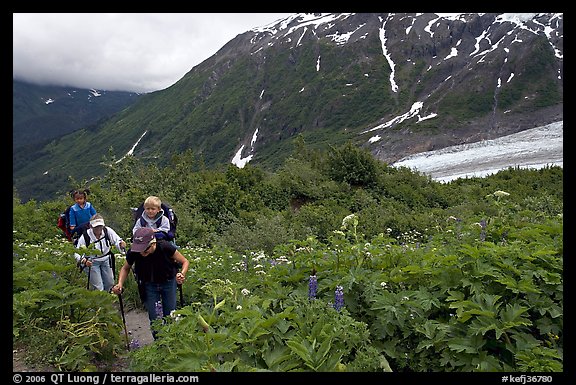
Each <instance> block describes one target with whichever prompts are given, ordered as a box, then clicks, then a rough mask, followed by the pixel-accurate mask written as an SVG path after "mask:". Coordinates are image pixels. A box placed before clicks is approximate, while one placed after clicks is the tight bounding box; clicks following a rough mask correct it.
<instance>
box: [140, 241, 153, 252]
mask: <svg viewBox="0 0 576 385" xmlns="http://www.w3.org/2000/svg"><path fill="white" fill-rule="evenodd" d="M153 244H154V243H151V244H149V245H148V247H147V248H145V249H144V250H143V251H141V252H140V254H142V253H147V252H148V251H149V250H150V248H151V247H152V245H153Z"/></svg>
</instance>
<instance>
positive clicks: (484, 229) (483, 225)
mask: <svg viewBox="0 0 576 385" xmlns="http://www.w3.org/2000/svg"><path fill="white" fill-rule="evenodd" d="M480 227H481V228H482V231H481V232H480V240H481V241H482V242H484V241H485V240H486V219H482V220H481V221H480Z"/></svg>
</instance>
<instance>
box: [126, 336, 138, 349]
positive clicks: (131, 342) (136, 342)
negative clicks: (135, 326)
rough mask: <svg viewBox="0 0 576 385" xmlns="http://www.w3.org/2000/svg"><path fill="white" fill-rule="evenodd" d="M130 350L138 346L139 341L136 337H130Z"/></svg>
mask: <svg viewBox="0 0 576 385" xmlns="http://www.w3.org/2000/svg"><path fill="white" fill-rule="evenodd" d="M129 347H130V350H134V349H138V348H139V347H140V341H138V340H137V339H136V338H132V340H131V341H130V344H129Z"/></svg>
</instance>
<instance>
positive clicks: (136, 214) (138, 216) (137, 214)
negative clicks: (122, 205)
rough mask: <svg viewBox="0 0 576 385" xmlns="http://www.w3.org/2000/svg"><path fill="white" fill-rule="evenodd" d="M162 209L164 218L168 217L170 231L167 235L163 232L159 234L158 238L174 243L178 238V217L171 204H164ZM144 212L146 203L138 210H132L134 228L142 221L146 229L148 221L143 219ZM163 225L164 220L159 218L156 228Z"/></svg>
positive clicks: (157, 234)
mask: <svg viewBox="0 0 576 385" xmlns="http://www.w3.org/2000/svg"><path fill="white" fill-rule="evenodd" d="M161 208H162V211H164V216H165V217H167V218H168V222H170V230H169V231H168V232H167V233H166V232H163V231H160V232H157V233H156V238H159V239H166V240H167V241H174V239H175V238H176V226H177V225H178V217H177V216H176V213H175V212H174V210H173V209H172V207H171V206H170V205H169V204H167V203H164V202H162V205H161ZM143 212H144V202H142V203H141V204H140V206H138V207H137V208H134V207H133V208H132V218H133V220H134V223H133V225H132V227H134V225H135V224H136V222H137V221H140V226H142V227H146V220H145V219H144V218H142V213H143ZM161 223H162V218H158V220H157V221H156V226H158V227H160V225H161Z"/></svg>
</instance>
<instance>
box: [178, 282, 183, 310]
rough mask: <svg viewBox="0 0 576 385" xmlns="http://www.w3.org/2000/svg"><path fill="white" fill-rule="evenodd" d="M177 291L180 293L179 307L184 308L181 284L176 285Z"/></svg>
mask: <svg viewBox="0 0 576 385" xmlns="http://www.w3.org/2000/svg"><path fill="white" fill-rule="evenodd" d="M178 291H179V292H180V307H181V308H183V307H184V295H183V294H182V284H181V283H179V284H178Z"/></svg>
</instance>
